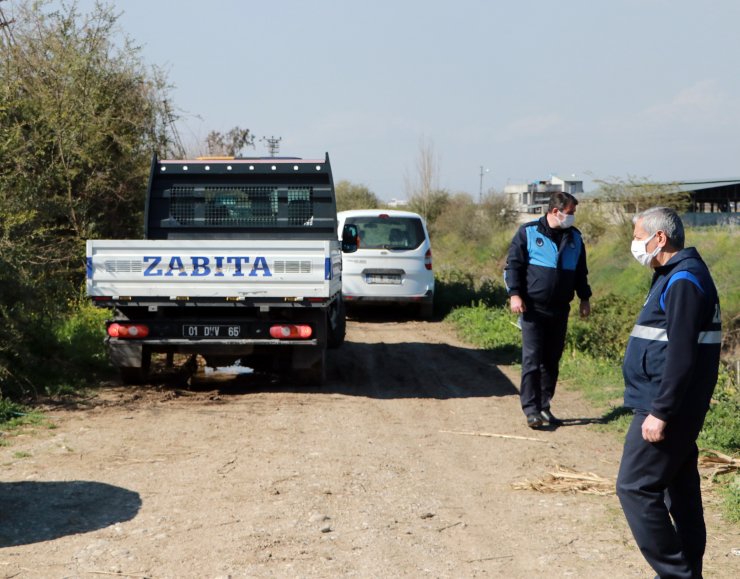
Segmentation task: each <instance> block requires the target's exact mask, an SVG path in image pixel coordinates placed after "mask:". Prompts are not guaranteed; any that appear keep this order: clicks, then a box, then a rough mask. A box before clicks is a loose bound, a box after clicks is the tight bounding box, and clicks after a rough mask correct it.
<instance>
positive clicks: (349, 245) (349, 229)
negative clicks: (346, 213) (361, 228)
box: [342, 223, 360, 253]
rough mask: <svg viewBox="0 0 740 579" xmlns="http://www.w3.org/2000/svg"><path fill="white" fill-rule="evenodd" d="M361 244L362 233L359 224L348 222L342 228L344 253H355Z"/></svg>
mask: <svg viewBox="0 0 740 579" xmlns="http://www.w3.org/2000/svg"><path fill="white" fill-rule="evenodd" d="M359 246H360V233H359V232H358V230H357V225H355V224H354V223H347V224H345V226H344V229H343V230H342V253H354V252H355V251H357V248H358V247H359Z"/></svg>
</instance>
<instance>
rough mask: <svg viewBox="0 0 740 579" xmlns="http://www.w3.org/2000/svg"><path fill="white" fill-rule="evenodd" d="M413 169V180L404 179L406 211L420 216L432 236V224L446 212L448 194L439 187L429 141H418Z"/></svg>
mask: <svg viewBox="0 0 740 579" xmlns="http://www.w3.org/2000/svg"><path fill="white" fill-rule="evenodd" d="M415 169H416V171H415V178H414V179H409V178H408V177H407V178H406V189H407V190H408V193H409V201H408V210H409V211H413V212H414V213H418V214H419V215H421V216H422V217H423V218H424V220H425V221H426V222H427V226H428V227H429V229H430V232H432V233H431V234H434V231H435V229H434V223H435V221H436V220H437V217H439V216H440V215H442V214H443V212H444V211H445V210H446V208H447V204H448V202H449V199H450V194H449V193H448V192H447V191H446V190H445V189H442V188H440V187H439V184H438V182H439V158H438V157H437V154H436V153H435V150H434V142H433V141H432V140H431V139H425V138H422V139H421V140H420V142H419V156H418V158H417V159H416V167H415Z"/></svg>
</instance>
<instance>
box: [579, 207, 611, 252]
mask: <svg viewBox="0 0 740 579" xmlns="http://www.w3.org/2000/svg"><path fill="white" fill-rule="evenodd" d="M611 220H612V216H611V214H610V211H609V210H608V207H607V205H605V204H603V203H599V202H597V201H594V200H584V201H581V202H580V203H578V209H577V212H576V225H577V227H578V230H579V231H580V232H581V235H582V236H583V241H584V243H585V244H586V245H591V244H595V243H596V242H598V241H599V240H600V239H601V238H602V237H603V236H604V234H606V233H607V231H609V229H610V224H611Z"/></svg>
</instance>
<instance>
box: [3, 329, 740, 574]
mask: <svg viewBox="0 0 740 579" xmlns="http://www.w3.org/2000/svg"><path fill="white" fill-rule="evenodd" d="M329 376H330V378H329V383H328V385H327V386H326V387H325V388H323V389H322V390H320V391H313V392H309V391H306V390H305V389H298V388H295V389H292V388H285V387H277V386H275V385H273V384H272V383H271V382H269V381H266V380H264V379H263V380H259V379H256V378H255V377H252V376H246V377H245V376H241V377H224V376H221V375H212V376H205V377H203V376H199V377H196V379H195V380H194V382H193V387H192V388H178V387H174V386H166V385H159V386H150V387H147V388H140V389H132V388H123V387H120V386H116V385H111V386H108V387H104V388H103V389H102V390H100V391H99V392H98V393H97V395H96V396H95V397H94V398H92V399H90V400H87V401H86V402H85V403H83V404H80V405H79V406H78V407H76V408H63V409H61V408H57V409H49V420H50V422H51V423H52V424H53V426H54V428H52V429H46V428H35V429H32V430H29V431H26V432H24V433H22V434H21V435H19V436H12V437H7V438H6V442H7V445H6V446H2V447H0V456H1V457H2V467H3V475H2V481H3V482H2V483H1V484H0V576H1V577H24V578H25V577H29V578H36V577H39V578H57V577H59V578H61V577H84V578H101V577H106V576H108V577H111V576H120V577H151V578H165V577H167V578H169V577H171V578H182V577H194V578H226V577H232V578H240V577H343V576H349V577H373V578H375V577H455V578H457V577H513V578H517V577H545V576H547V577H561V576H570V577H609V578H611V579H614V578H618V577H651V576H652V575H651V574H650V572H649V569H648V568H647V566H646V565H645V563H644V562H643V559H642V557H641V556H640V554H639V553H638V552H637V550H636V549H635V547H634V546H633V543H632V539H631V537H630V535H629V532H628V530H627V527H626V524H625V522H624V520H623V518H622V515H621V511H620V509H619V506H618V502H617V499H616V498H615V497H614V495H610V496H599V495H587V494H575V493H574V494H559V493H555V494H548V493H541V492H535V491H532V490H515V489H514V488H512V484H514V483H520V482H523V481H526V480H529V481H534V480H537V479H540V478H542V477H543V476H545V475H546V473H547V472H549V471H553V470H554V468H555V466H556V465H562V466H566V467H570V468H572V469H575V470H576V471H579V472H592V473H595V474H597V475H600V476H602V477H606V478H609V479H612V480H613V478H614V477H615V475H616V471H617V464H618V460H619V454H620V445H619V442H618V440H616V439H615V437H614V436H613V435H612V434H608V433H602V432H598V431H597V430H595V428H594V427H593V426H592V425H589V424H588V422H589V421H588V419H589V418H593V416H594V413H593V411H592V410H590V409H589V408H588V406H587V405H586V404H584V403H583V402H582V401H581V400H580V399H579V398H578V396H577V395H575V394H573V393H570V392H568V391H567V389H565V388H563V389H561V391H560V392H559V393H558V396H557V400H556V401H557V406H556V407H554V409H555V410H557V411H558V414H561V415H563V417H565V418H572V419H578V420H573V421H572V422H571V423H570V424H569V425H566V426H563V427H560V428H558V429H557V430H551V431H541V432H535V431H531V430H529V429H528V428H527V427H526V426H525V424H524V419H523V417H522V415H521V411H520V410H519V406H518V397H517V391H516V388H515V386H514V384H516V383H517V377H516V375H515V374H514V373H513V372H511V371H510V370H509V369H507V368H506V367H500V366H497V365H496V364H495V361H494V359H493V358H492V357H491V354H490V353H488V352H484V351H478V350H475V349H473V348H471V347H470V346H467V345H465V344H463V343H460V342H459V341H457V340H455V339H454V338H453V337H452V333H451V332H450V330H449V328H448V327H447V326H445V325H444V323H441V322H436V323H427V322H416V321H404V322H394V321H389V320H385V321H373V320H370V319H364V320H361V321H351V322H350V323H349V328H348V340H347V343H346V344H345V345H344V346H343V347H342V348H341V349H340V350H338V351H336V352H333V353H332V363H331V368H330V373H329ZM474 432H477V433H489V434H496V435H505V436H507V437H509V438H504V437H498V436H496V437H483V436H471V435H469V434H464V433H474ZM517 437H519V438H517ZM712 500H713V499H712V497H711V496H709V497H708V502H709V504H708V505H707V511H708V512H707V523H708V526H709V545H708V552H707V558H706V576H707V577H738V576H740V557H739V556H737V555H736V554H733V553H736V552H737V550H738V548H740V538H739V537H738V532H737V531H738V529H737V528H736V527H734V528H733V527H731V526H728V525H727V524H725V523H723V522H722V520H721V519H720V517H719V515H718V510H717V506H716V504H712Z"/></svg>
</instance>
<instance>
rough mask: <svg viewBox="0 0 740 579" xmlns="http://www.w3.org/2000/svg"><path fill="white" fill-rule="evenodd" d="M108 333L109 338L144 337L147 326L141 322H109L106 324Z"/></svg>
mask: <svg viewBox="0 0 740 579" xmlns="http://www.w3.org/2000/svg"><path fill="white" fill-rule="evenodd" d="M108 335H109V336H110V337H111V338H130V339H134V340H135V339H139V338H146V337H147V336H148V335H149V328H148V327H147V326H145V325H143V324H111V325H110V326H108Z"/></svg>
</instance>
